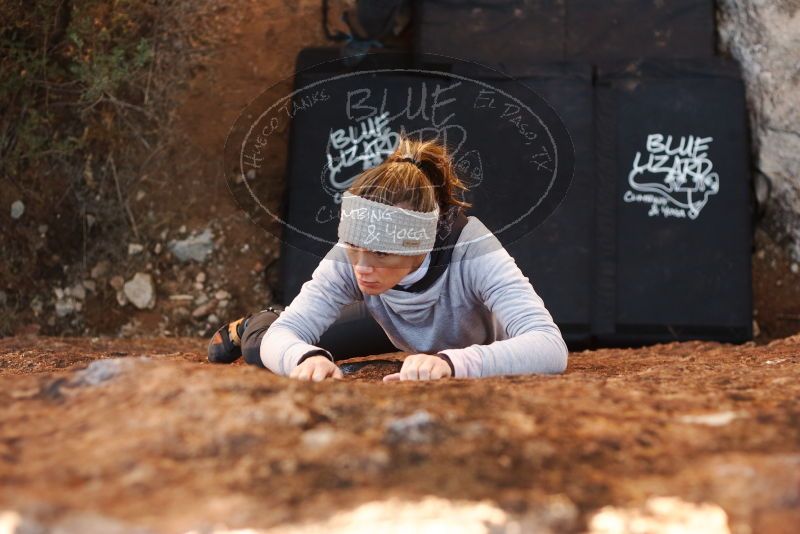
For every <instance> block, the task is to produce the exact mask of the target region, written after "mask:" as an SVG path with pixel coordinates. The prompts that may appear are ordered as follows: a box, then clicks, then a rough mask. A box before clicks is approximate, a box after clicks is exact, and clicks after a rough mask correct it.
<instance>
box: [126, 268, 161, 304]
mask: <svg viewBox="0 0 800 534" xmlns="http://www.w3.org/2000/svg"><path fill="white" fill-rule="evenodd" d="M123 291H124V293H125V297H127V299H128V301H129V302H130V303H131V304H133V305H134V306H136V307H137V308H139V309H140V310H144V309H146V308H152V307H153V306H155V304H156V288H155V285H154V284H153V277H152V276H150V275H149V274H147V273H136V274H135V275H134V276H133V278H131V279H130V280H128V281H127V282H125V285H124V286H123Z"/></svg>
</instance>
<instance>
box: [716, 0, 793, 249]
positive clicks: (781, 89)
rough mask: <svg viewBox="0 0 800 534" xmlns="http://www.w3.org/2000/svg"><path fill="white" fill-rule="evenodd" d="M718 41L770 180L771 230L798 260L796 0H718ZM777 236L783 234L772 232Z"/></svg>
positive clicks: (761, 166)
mask: <svg viewBox="0 0 800 534" xmlns="http://www.w3.org/2000/svg"><path fill="white" fill-rule="evenodd" d="M717 7H718V10H719V17H718V19H719V24H718V32H719V41H720V46H721V48H722V50H723V51H726V52H729V53H730V54H731V55H732V56H733V57H734V58H735V59H736V60H738V62H739V63H740V64H741V66H742V71H743V75H744V78H745V82H746V86H747V97H748V104H749V107H750V116H751V127H752V132H753V142H754V148H755V150H756V154H757V165H758V167H759V168H760V169H761V170H762V171H763V172H764V173H766V174H767V175H768V176H769V177H770V179H771V180H772V188H773V190H772V195H771V200H770V203H769V210H770V212H771V217H770V218H771V219H772V220H771V226H772V231H774V232H777V233H780V234H786V236H787V237H789V238H790V241H791V242H792V247H791V252H792V255H793V257H794V259H795V260H796V261H797V260H800V76H799V75H798V65H800V0H782V1H776V2H753V1H752V0H720V1H718V2H717ZM777 237H783V236H777Z"/></svg>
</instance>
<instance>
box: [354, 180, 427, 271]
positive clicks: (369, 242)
mask: <svg viewBox="0 0 800 534" xmlns="http://www.w3.org/2000/svg"><path fill="white" fill-rule="evenodd" d="M438 221H439V207H438V206H437V207H436V209H434V210H433V211H428V212H424V211H414V210H409V209H405V208H400V207H397V206H390V205H388V204H383V203H381V202H375V201H374V200H370V199H368V198H364V197H360V196H358V195H354V194H352V193H350V192H349V191H345V192H344V194H343V195H342V211H341V214H340V217H339V241H340V242H345V243H350V244H353V245H356V246H357V247H361V248H365V249H368V250H374V251H377V252H387V253H389V254H403V255H412V254H426V253H428V252H430V251H431V250H433V245H434V243H435V241H436V227H437V223H438Z"/></svg>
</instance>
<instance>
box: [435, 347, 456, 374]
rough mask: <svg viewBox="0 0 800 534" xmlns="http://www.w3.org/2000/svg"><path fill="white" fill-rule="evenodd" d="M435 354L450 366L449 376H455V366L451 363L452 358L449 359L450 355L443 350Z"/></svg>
mask: <svg viewBox="0 0 800 534" xmlns="http://www.w3.org/2000/svg"><path fill="white" fill-rule="evenodd" d="M436 355H437V356H438V357H440V358H441V359H443V360H444V361H446V362H447V365H449V366H450V376H452V377H455V376H456V368H455V366H454V365H453V360H451V359H450V356H448V355H447V354H445V353H444V352H439V353H437V354H436Z"/></svg>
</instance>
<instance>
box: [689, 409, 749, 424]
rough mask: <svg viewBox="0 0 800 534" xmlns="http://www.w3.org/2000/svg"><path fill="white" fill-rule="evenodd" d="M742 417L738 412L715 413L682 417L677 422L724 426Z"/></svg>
mask: <svg viewBox="0 0 800 534" xmlns="http://www.w3.org/2000/svg"><path fill="white" fill-rule="evenodd" d="M743 416H744V414H742V413H740V412H717V413H706V414H698V415H682V416H681V417H679V418H678V421H680V422H681V423H687V424H694V425H706V426H725V425H727V424H730V422H731V421H733V420H734V419H737V418H739V417H743Z"/></svg>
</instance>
